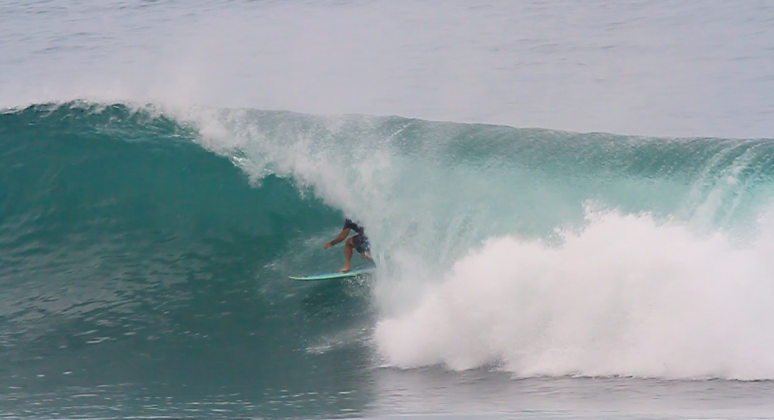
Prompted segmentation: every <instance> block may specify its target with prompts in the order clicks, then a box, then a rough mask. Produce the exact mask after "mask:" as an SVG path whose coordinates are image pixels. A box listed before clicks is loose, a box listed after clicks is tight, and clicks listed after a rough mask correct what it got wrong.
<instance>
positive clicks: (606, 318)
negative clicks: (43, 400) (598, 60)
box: [0, 103, 774, 415]
mask: <svg viewBox="0 0 774 420" xmlns="http://www.w3.org/2000/svg"><path fill="white" fill-rule="evenodd" d="M0 159H2V162H0V191H2V195H0V282H2V287H0V290H2V291H1V292H0V301H1V302H2V304H1V305H0V309H1V310H2V312H1V313H0V346H1V347H0V358H1V359H2V361H3V363H1V364H0V365H2V368H0V369H2V370H3V373H4V374H3V375H2V377H3V378H4V379H3V380H2V381H3V382H4V384H3V385H6V386H11V387H13V386H17V387H19V386H23V387H25V389H40V390H41V392H43V391H45V390H46V389H50V387H52V386H57V385H61V384H65V385H72V386H86V385H93V384H95V383H101V384H108V385H109V384H114V385H116V386H117V384H124V383H141V384H143V386H148V387H150V386H161V387H164V389H166V390H167V391H166V392H167V394H169V393H170V392H171V393H173V394H174V392H177V391H179V393H180V395H196V392H197V391H196V390H197V389H200V392H201V393H202V394H206V395H211V394H212V389H213V387H214V388H217V389H223V390H224V393H226V391H225V389H230V387H235V386H239V385H240V384H241V385H245V386H248V385H249V386H250V387H253V388H254V389H260V390H261V392H264V390H267V389H268V390H272V389H274V390H277V391H276V392H277V393H280V390H283V391H282V392H292V391H293V390H297V389H301V388H303V389H328V390H330V391H331V392H337V390H338V391H340V390H342V389H345V388H347V386H349V387H350V388H352V387H357V386H356V385H352V384H351V383H348V382H347V380H344V379H341V377H342V376H341V375H342V374H341V372H342V369H343V370H347V369H349V370H351V371H362V370H363V369H366V370H367V369H368V368H369V367H373V366H396V367H401V368H413V367H419V366H426V365H442V366H445V367H446V368H449V369H453V370H464V369H471V368H476V367H482V366H496V367H497V368H498V369H504V370H506V371H509V372H512V373H513V374H515V375H517V376H544V375H548V376H554V375H581V376H600V375H601V376H643V377H666V378H703V377H721V378H738V379H761V378H767V379H774V356H772V355H774V328H772V327H774V325H772V322H774V321H772V320H774V317H773V316H772V315H773V314H772V309H771V308H772V307H774V306H773V305H772V302H773V301H774V290H773V289H772V288H773V287H774V279H773V278H772V274H771V273H772V272H774V271H773V270H772V268H774V267H772V263H771V261H774V259H772V258H771V254H772V251H773V250H774V247H773V246H774V243H772V242H771V240H770V239H769V238H770V237H771V235H769V234H768V233H769V232H770V228H769V221H770V217H768V214H769V209H770V203H771V198H772V192H773V190H772V186H773V185H774V184H772V176H773V175H774V141H772V140H771V139H751V140H738V139H713V138H702V139H698V138H696V139H669V138H643V137H627V136H614V135H609V134H600V133H591V134H575V133H566V132H557V131H548V130H541V129H517V128H511V127H504V126H490V125H471V124H456V123H447V122H428V121H422V120H413V119H405V118H399V117H367V116H359V115H349V116H329V117H319V116H317V117H316V116H309V115H303V114H297V113H292V112H280V111H271V112H269V111H257V110H232V109H215V110H213V109H206V110H191V109H189V110H185V111H181V110H160V109H157V108H154V107H139V108H137V107H131V106H126V105H121V104H93V103H67V104H61V105H36V106H31V107H28V108H26V109H21V110H6V111H4V113H3V114H1V115H0ZM344 215H347V216H350V217H353V218H355V219H358V220H360V221H361V222H362V223H363V224H365V225H366V226H367V229H368V231H369V237H370V238H371V243H372V249H373V256H374V258H375V259H376V261H377V263H378V264H379V271H378V274H377V276H376V279H375V280H376V281H375V282H373V283H368V284H365V285H355V284H350V285H344V286H341V285H339V286H335V287H330V286H322V287H320V286H309V285H299V284H296V283H292V282H288V281H287V279H286V277H287V275H289V274H297V273H299V272H300V273H306V272H319V271H323V270H325V271H327V270H333V269H336V268H337V267H338V266H339V264H341V254H340V250H336V251H327V252H325V251H323V250H322V248H321V245H322V243H324V242H325V241H326V240H329V239H330V238H331V237H332V236H333V235H335V234H336V232H337V231H338V229H339V227H340V225H341V221H342V217H343V216H344ZM343 360H346V363H345V364H346V367H345V368H343V367H342V363H341V362H342V361H343ZM118 361H120V362H118ZM245 372H248V373H247V374H246V373H245ZM38 375H43V376H38ZM331 375H334V376H336V375H338V376H336V377H338V378H340V379H339V380H340V381H342V382H339V383H338V384H337V385H335V386H333V385H330V384H329V382H328V379H326V378H329V377H330V376H331ZM42 377H45V378H56V379H55V380H46V381H42V380H38V379H37V378H42ZM203 377H206V378H207V380H206V381H203V380H201V378H203ZM352 377H357V375H354V374H353V375H352ZM353 380H354V379H353ZM310 381H311V382H314V383H315V384H316V385H317V386H316V387H315V386H312V385H310ZM326 384H327V385H326ZM326 387H327V388H326ZM170 389H171V390H173V391H170ZM174 390H177V391H174ZM288 390H290V391H288ZM256 392H258V391H256ZM266 392H267V393H268V395H269V396H268V397H267V396H266V394H261V395H260V396H256V398H257V399H258V400H261V401H265V400H267V399H271V398H273V397H271V395H273V394H272V391H266ZM278 398H279V397H278ZM347 401H348V400H347ZM310 404H311V403H310ZM315 404H318V403H315ZM342 404H351V405H353V406H354V408H353V407H350V408H353V409H358V408H359V407H358V404H364V403H363V402H362V401H359V400H353V401H349V402H344V403H342ZM315 407H317V406H315ZM318 408H319V407H318ZM341 408H342V407H337V408H336V409H341ZM344 408H347V407H344ZM287 409H288V410H292V408H287ZM319 409H320V410H321V411H318V412H326V411H325V410H326V408H319ZM286 414H288V415H294V412H292V411H289V412H286ZM295 414H298V413H295Z"/></svg>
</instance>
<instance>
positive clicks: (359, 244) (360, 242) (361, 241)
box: [352, 235, 371, 254]
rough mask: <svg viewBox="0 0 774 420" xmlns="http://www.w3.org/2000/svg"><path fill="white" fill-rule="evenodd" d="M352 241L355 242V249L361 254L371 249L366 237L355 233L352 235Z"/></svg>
mask: <svg viewBox="0 0 774 420" xmlns="http://www.w3.org/2000/svg"><path fill="white" fill-rule="evenodd" d="M352 242H353V243H354V244H355V249H356V250H357V252H359V253H361V254H365V253H367V252H368V251H370V250H371V244H369V243H368V238H366V237H365V236H363V235H355V236H353V237H352Z"/></svg>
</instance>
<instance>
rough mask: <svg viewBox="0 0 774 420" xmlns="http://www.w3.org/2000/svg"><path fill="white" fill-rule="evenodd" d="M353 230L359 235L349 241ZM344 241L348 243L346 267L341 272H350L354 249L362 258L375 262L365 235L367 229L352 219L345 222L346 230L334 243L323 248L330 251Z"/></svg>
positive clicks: (346, 245) (343, 229)
mask: <svg viewBox="0 0 774 420" xmlns="http://www.w3.org/2000/svg"><path fill="white" fill-rule="evenodd" d="M351 230H354V231H355V232H356V233H357V235H355V236H353V237H351V238H349V239H347V236H349V232H350V231H351ZM344 240H346V241H347V242H346V244H345V245H344V267H341V270H339V271H341V272H342V273H346V272H348V271H349V270H350V267H349V263H350V261H351V260H352V248H354V249H356V250H357V252H358V253H360V257H361V258H363V259H365V260H368V261H373V260H372V259H371V256H370V255H369V252H370V251H371V249H370V246H369V243H368V237H367V236H366V235H365V229H363V227H362V226H360V225H358V224H357V223H355V222H353V221H352V220H350V219H346V220H344V228H342V229H341V232H340V233H339V234H338V236H336V237H335V238H333V240H332V241H330V242H326V243H325V245H324V246H323V249H328V248H330V247H332V246H333V245H336V244H338V243H339V242H342V241H344Z"/></svg>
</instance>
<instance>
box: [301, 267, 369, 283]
mask: <svg viewBox="0 0 774 420" xmlns="http://www.w3.org/2000/svg"><path fill="white" fill-rule="evenodd" d="M374 271H376V267H363V268H358V269H355V270H350V271H347V272H346V273H339V272H335V273H325V274H313V275H311V276H300V277H296V276H290V278H291V279H293V280H300V281H319V280H335V279H346V278H349V277H357V276H362V275H364V274H369V273H373V272H374Z"/></svg>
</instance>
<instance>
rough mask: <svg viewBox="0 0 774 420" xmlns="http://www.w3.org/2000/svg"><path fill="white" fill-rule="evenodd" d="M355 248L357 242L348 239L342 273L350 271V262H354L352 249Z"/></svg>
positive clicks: (345, 245)
mask: <svg viewBox="0 0 774 420" xmlns="http://www.w3.org/2000/svg"><path fill="white" fill-rule="evenodd" d="M354 247H355V241H354V240H353V239H352V238H349V239H347V242H346V243H345V244H344V267H341V270H339V271H341V272H342V273H346V272H347V271H349V262H350V261H352V248H354Z"/></svg>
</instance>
